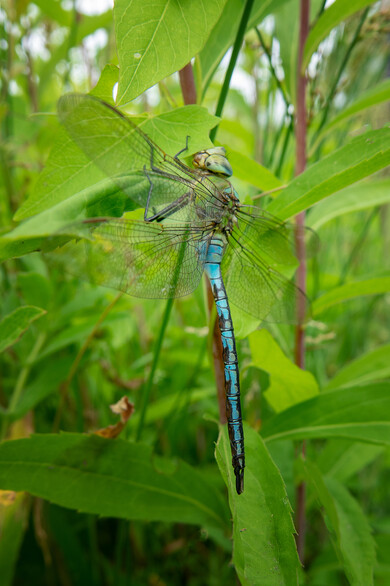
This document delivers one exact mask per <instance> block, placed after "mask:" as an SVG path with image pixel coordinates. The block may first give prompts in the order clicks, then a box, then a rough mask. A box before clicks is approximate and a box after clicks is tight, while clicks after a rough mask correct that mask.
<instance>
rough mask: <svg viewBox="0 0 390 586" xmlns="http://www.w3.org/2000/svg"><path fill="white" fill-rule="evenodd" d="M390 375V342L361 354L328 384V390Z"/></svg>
mask: <svg viewBox="0 0 390 586" xmlns="http://www.w3.org/2000/svg"><path fill="white" fill-rule="evenodd" d="M389 377H390V344H386V345H384V346H380V347H379V348H375V350H371V351H370V352H367V353H366V354H363V356H359V358H356V360H353V361H352V362H350V363H349V364H347V365H346V366H344V368H342V369H341V370H339V371H338V372H337V374H336V375H335V376H334V377H333V378H332V379H331V380H330V381H329V383H328V384H327V385H326V390H327V391H331V390H333V389H337V388H338V387H346V386H348V387H350V386H351V385H356V384H362V383H367V382H371V381H379V380H383V379H385V378H389Z"/></svg>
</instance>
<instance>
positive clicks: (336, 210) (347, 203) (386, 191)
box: [306, 179, 390, 230]
mask: <svg viewBox="0 0 390 586" xmlns="http://www.w3.org/2000/svg"><path fill="white" fill-rule="evenodd" d="M389 202H390V179H381V180H378V181H362V182H361V183H359V184H358V185H353V186H351V187H347V188H346V189H343V190H342V191H339V192H337V193H334V194H333V195H330V196H329V197H327V198H326V199H324V200H323V201H320V202H319V203H318V204H317V205H316V206H315V207H314V208H313V209H312V210H311V211H310V214H309V215H308V216H307V221H306V225H307V226H310V227H311V228H313V230H318V229H319V228H320V227H321V226H323V225H324V224H326V223H327V222H329V221H330V220H333V219H334V218H337V217H339V216H342V215H343V214H349V213H350V212H357V211H359V210H365V209H367V208H371V207H375V206H378V205H383V204H386V203H389Z"/></svg>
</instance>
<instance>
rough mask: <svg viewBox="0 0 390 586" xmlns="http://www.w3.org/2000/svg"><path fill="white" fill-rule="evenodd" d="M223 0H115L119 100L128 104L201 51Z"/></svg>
mask: <svg viewBox="0 0 390 586" xmlns="http://www.w3.org/2000/svg"><path fill="white" fill-rule="evenodd" d="M225 3H226V0H215V1H214V2H207V1H206V0H186V2H177V1H176V0H153V1H151V2H147V3H145V2H137V1H135V0H130V1H129V0H117V1H116V2H115V7H114V14H115V31H116V45H117V49H118V56H119V63H120V70H121V72H120V79H119V88H118V104H119V105H123V104H127V103H128V102H130V101H131V100H133V99H134V98H136V97H137V96H139V95H140V94H142V92H143V91H145V90H146V89H147V88H149V87H151V86H152V85H154V84H155V83H157V82H158V81H160V80H161V79H163V78H164V77H167V75H170V74H171V73H174V72H175V71H177V70H178V69H181V68H182V67H184V66H185V65H187V63H189V61H191V59H192V57H194V55H196V53H199V51H201V49H202V48H203V46H204V44H205V43H206V41H207V38H208V36H209V34H210V31H211V30H212V28H213V27H214V25H215V23H216V22H218V20H219V19H220V17H221V14H222V13H223V10H224V5H225Z"/></svg>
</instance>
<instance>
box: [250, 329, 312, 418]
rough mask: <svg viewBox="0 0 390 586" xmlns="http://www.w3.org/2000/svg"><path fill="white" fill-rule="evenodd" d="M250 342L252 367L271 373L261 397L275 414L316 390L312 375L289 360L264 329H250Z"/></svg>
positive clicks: (307, 397) (310, 395) (308, 397)
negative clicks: (251, 330)
mask: <svg viewBox="0 0 390 586" xmlns="http://www.w3.org/2000/svg"><path fill="white" fill-rule="evenodd" d="M249 344H250V349H251V354H252V366H256V367H257V368H261V369H262V370H265V371H266V372H267V373H268V374H269V375H270V386H269V387H268V389H267V390H266V391H265V393H264V397H265V398H266V399H267V401H268V403H269V404H270V405H271V407H272V408H273V409H274V411H276V413H278V412H279V411H283V410H284V409H287V408H288V407H291V406H292V405H295V404H296V403H299V402H301V401H305V400H306V399H310V397H314V396H315V395H317V394H318V393H319V390H318V385H317V382H316V380H315V378H314V376H313V375H312V374H311V373H310V372H306V371H304V370H302V369H301V368H298V366H296V365H295V364H294V363H293V362H291V360H289V359H288V358H287V357H286V356H285V355H284V354H283V352H282V350H281V349H280V347H279V346H278V344H277V343H276V342H275V340H274V339H273V338H272V336H271V334H270V333H269V332H268V331H267V330H261V331H256V332H253V333H252V334H251V335H250V336H249Z"/></svg>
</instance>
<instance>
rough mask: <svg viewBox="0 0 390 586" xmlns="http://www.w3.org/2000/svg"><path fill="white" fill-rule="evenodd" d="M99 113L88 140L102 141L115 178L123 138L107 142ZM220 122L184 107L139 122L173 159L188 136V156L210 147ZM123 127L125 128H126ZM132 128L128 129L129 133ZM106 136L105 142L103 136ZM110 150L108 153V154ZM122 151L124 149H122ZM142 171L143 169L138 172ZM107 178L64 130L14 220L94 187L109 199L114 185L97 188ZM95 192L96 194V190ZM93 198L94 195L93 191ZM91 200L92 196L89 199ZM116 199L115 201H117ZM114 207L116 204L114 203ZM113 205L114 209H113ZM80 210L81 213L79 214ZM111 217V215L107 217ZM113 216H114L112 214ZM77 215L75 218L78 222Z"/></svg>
mask: <svg viewBox="0 0 390 586" xmlns="http://www.w3.org/2000/svg"><path fill="white" fill-rule="evenodd" d="M98 113H99V111H98V110H97V111H96V116H95V118H94V119H93V120H92V118H91V119H90V120H88V132H89V136H90V137H93V136H96V140H97V141H100V144H101V146H102V149H103V148H104V147H105V149H104V150H106V149H107V157H108V156H110V157H111V158H110V161H111V159H112V164H113V174H115V168H114V165H115V149H116V146H117V147H121V146H122V144H123V137H122V135H121V136H118V137H117V144H116V143H115V140H114V136H109V137H108V138H107V140H105V139H104V136H105V135H104V134H103V133H107V132H108V130H107V124H106V122H105V119H104V118H103V117H100V118H99V117H98ZM218 120H219V119H218V118H216V117H215V116H212V115H211V114H209V113H208V111H207V110H206V109H205V108H202V107H200V106H193V105H190V106H184V107H183V108H176V109H175V110H172V111H170V112H166V113H164V114H161V115H160V116H156V117H154V118H149V119H147V120H143V121H141V122H140V121H139V119H137V122H140V123H139V126H140V128H142V130H143V131H144V132H146V134H148V135H149V136H150V138H152V140H154V141H155V142H157V144H159V146H160V147H161V148H162V149H163V150H164V151H165V152H168V153H170V154H172V155H175V154H176V153H178V152H179V151H180V150H182V149H183V147H184V146H185V145H186V140H187V136H190V137H191V140H190V141H189V149H190V150H189V152H190V153H195V152H197V151H199V150H202V149H204V148H207V147H208V146H211V142H210V138H209V133H210V129H211V128H213V126H215V125H216V124H217V123H218ZM125 126H126V125H125V124H124V126H123V127H124V128H125ZM130 130H131V128H130V127H129V132H130ZM102 135H103V139H102V138H101V136H102ZM108 147H109V150H108ZM122 150H123V149H122ZM131 163H132V159H131V156H130V155H129V171H130V170H133V168H132V164H131ZM136 170H137V171H141V172H142V169H136ZM106 177H107V175H106V174H105V173H104V171H102V170H101V169H100V168H99V166H98V165H97V164H95V163H94V161H93V160H91V159H89V158H88V157H87V155H86V154H85V153H84V152H83V151H82V150H81V149H80V148H79V147H78V146H77V145H76V143H75V142H74V141H73V140H72V139H71V138H70V137H69V136H68V135H67V134H66V133H65V131H64V130H63V129H61V130H60V131H59V134H58V136H57V140H56V143H55V146H54V148H53V150H52V152H51V154H50V156H49V159H48V161H47V163H46V166H45V168H44V170H43V171H42V173H41V174H40V176H39V179H38V181H37V183H36V185H35V187H34V190H33V192H32V194H31V196H30V197H29V198H28V200H27V201H26V202H25V203H24V205H22V206H21V208H19V210H18V211H17V213H16V214H15V220H17V221H20V220H24V219H26V218H28V217H30V216H32V215H34V214H38V213H40V212H42V211H44V210H47V209H49V208H53V206H55V205H58V204H59V203H61V202H62V201H64V200H66V199H68V198H70V197H72V196H75V195H76V196H77V195H78V194H80V193H81V192H82V191H83V190H86V189H87V188H90V187H91V186H93V185H96V186H97V189H99V190H100V189H103V190H105V191H104V193H103V194H102V198H103V199H105V198H107V190H110V189H111V192H114V193H115V189H114V188H113V185H112V184H110V183H107V182H106V183H105V184H104V186H98V184H99V182H102V181H104V179H106ZM95 191H96V190H95ZM89 193H90V194H93V193H94V190H93V189H91V191H90V192H89ZM88 197H91V195H88ZM81 199H82V200H85V203H84V205H83V207H84V209H85V207H86V206H87V205H88V198H86V193H84V194H83V196H82V198H81ZM114 199H115V198H114ZM114 203H115V202H114ZM114 203H113V205H114ZM80 211H81V209H80V210H79V213H80ZM107 215H110V214H107ZM113 215H114V214H113ZM77 216H78V214H76V215H75V216H74V218H73V219H76V218H77Z"/></svg>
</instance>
